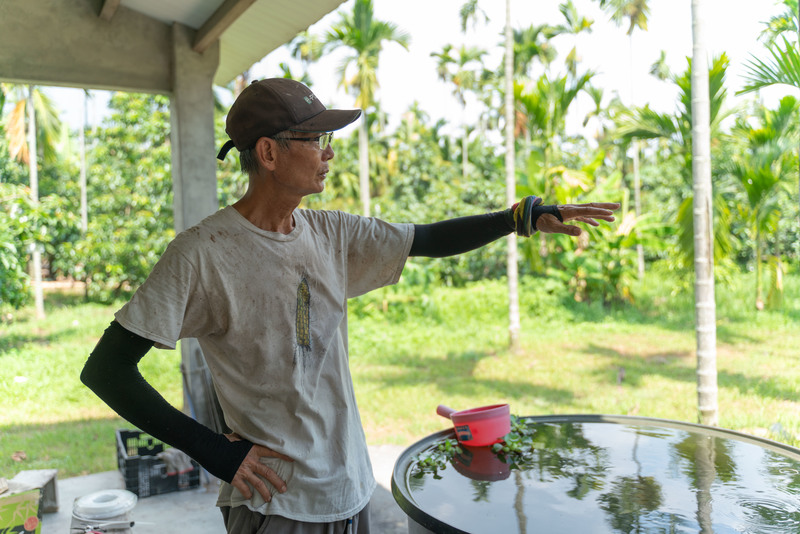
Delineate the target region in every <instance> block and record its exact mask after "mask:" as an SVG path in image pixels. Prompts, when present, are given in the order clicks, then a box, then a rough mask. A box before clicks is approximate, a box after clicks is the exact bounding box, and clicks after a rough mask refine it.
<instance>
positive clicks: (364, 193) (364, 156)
mask: <svg viewBox="0 0 800 534" xmlns="http://www.w3.org/2000/svg"><path fill="white" fill-rule="evenodd" d="M358 194H359V197H360V198H361V211H362V213H363V214H364V217H369V138H368V132H367V112H366V110H365V109H362V110H361V123H359V125H358Z"/></svg>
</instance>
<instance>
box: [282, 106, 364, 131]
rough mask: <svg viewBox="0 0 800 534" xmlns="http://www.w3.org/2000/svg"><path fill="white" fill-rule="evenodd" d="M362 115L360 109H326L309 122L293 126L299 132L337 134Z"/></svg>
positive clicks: (292, 128)
mask: <svg viewBox="0 0 800 534" xmlns="http://www.w3.org/2000/svg"><path fill="white" fill-rule="evenodd" d="M360 115H361V110H360V109H326V110H325V111H323V112H321V113H318V114H317V115H314V116H313V117H311V118H310V119H308V120H305V121H303V122H301V123H300V124H298V125H296V126H292V127H291V128H290V130H294V131H297V132H335V131H336V130H341V129H342V128H344V127H345V126H347V125H348V124H350V123H352V122H353V121H355V120H356V119H357V118H358V117H359V116H360Z"/></svg>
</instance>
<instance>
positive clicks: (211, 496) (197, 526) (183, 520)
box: [42, 445, 408, 534]
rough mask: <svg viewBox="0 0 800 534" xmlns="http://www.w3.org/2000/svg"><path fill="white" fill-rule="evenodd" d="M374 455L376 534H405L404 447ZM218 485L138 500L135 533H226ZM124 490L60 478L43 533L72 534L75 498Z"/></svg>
mask: <svg viewBox="0 0 800 534" xmlns="http://www.w3.org/2000/svg"><path fill="white" fill-rule="evenodd" d="M369 452H370V458H371V460H372V468H373V470H374V472H375V479H376V480H377V481H378V487H377V488H376V490H375V493H374V494H373V496H372V501H371V505H370V511H371V526H372V531H373V532H375V533H376V534H406V533H407V532H408V526H407V520H406V515H405V514H404V513H403V511H402V510H400V507H399V506H397V503H396V502H395V501H394V498H393V497H392V489H391V479H392V470H393V469H394V463H395V461H396V460H397V458H398V456H400V454H401V453H402V452H403V447H399V446H391V445H381V446H370V448H369ZM213 486H214V487H213V488H208V489H206V488H203V487H200V488H198V489H192V490H186V491H178V492H173V493H165V494H163V495H154V496H152V497H146V498H144V499H139V501H138V502H137V503H136V507H135V508H134V509H133V511H132V512H131V519H132V520H133V521H135V523H136V524H135V526H134V527H133V529H132V531H133V532H135V533H136V534H163V533H164V532H191V533H193V534H221V533H224V532H225V527H224V526H223V524H222V515H221V514H220V513H219V510H218V509H217V507H216V506H215V505H214V503H215V502H216V500H217V489H216V488H217V487H216V485H213ZM124 488H125V484H124V482H123V480H122V475H120V473H119V472H118V471H107V472H105V473H96V474H93V475H87V476H83V477H75V478H67V479H64V480H57V493H58V504H59V511H58V512H57V513H51V514H44V515H43V516H42V533H43V534H70V526H71V522H72V504H73V502H74V501H75V499H76V498H78V497H81V496H84V495H88V494H90V493H94V492H96V491H100V490H106V489H124ZM72 534H74V533H72Z"/></svg>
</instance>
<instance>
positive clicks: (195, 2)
mask: <svg viewBox="0 0 800 534" xmlns="http://www.w3.org/2000/svg"><path fill="white" fill-rule="evenodd" d="M108 1H109V0H106V2H108ZM343 1H344V0H121V4H120V5H121V6H123V7H126V8H128V9H131V10H133V11H137V12H139V13H142V14H144V15H147V16H148V17H150V18H153V19H156V20H159V21H161V22H164V23H165V24H170V25H171V24H172V23H174V22H179V23H181V24H183V25H185V26H188V27H190V28H194V29H197V30H199V29H201V28H202V27H203V25H204V24H205V23H206V21H207V20H209V19H210V18H211V17H212V16H213V15H214V14H215V13H216V12H217V10H218V9H219V8H220V7H230V6H231V5H232V4H233V5H235V4H243V5H246V4H250V3H252V5H250V6H249V7H247V8H246V10H245V11H244V12H243V13H242V14H241V15H239V16H238V17H237V18H236V20H234V21H233V22H232V23H231V24H230V26H228V27H227V29H225V30H224V32H223V33H222V35H221V36H220V38H219V41H220V64H219V68H218V69H217V74H216V77H215V78H214V83H216V84H218V85H226V84H227V83H229V82H230V81H231V80H233V79H234V78H235V77H236V76H238V75H239V74H241V73H242V72H244V71H245V70H247V69H249V68H250V67H251V66H252V65H253V64H255V63H257V62H258V61H260V60H261V59H262V58H263V57H264V56H266V55H267V54H269V53H270V52H272V51H273V50H275V49H276V48H278V47H280V46H281V45H283V44H285V43H288V42H289V41H291V40H292V38H294V36H295V35H297V34H298V33H299V32H301V31H303V30H305V29H307V28H308V27H309V26H311V25H312V24H314V23H315V22H317V21H319V20H320V19H321V18H322V17H324V16H325V15H327V14H328V13H330V12H331V11H333V10H335V9H336V8H337V7H338V6H339V5H340V4H341V3H342V2H343Z"/></svg>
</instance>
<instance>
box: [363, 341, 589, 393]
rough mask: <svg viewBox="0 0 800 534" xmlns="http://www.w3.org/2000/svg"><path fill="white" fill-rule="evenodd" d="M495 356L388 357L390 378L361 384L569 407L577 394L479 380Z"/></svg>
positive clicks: (373, 377)
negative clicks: (482, 366)
mask: <svg viewBox="0 0 800 534" xmlns="http://www.w3.org/2000/svg"><path fill="white" fill-rule="evenodd" d="M494 357H495V355H494V354H493V353H491V352H480V351H466V352H461V353H449V354H447V356H446V358H444V359H442V358H435V357H429V356H421V355H414V354H407V353H406V354H393V355H386V356H385V357H384V360H383V361H384V362H385V365H388V366H391V367H392V372H391V373H390V374H387V373H380V372H370V373H369V374H368V375H367V376H365V377H363V378H361V380H360V381H362V382H365V383H371V384H374V385H376V386H378V387H382V388H384V387H385V388H393V387H402V386H418V385H421V384H434V385H435V386H436V387H437V389H439V390H440V391H441V392H442V393H443V394H444V395H447V396H456V395H461V396H473V395H479V394H480V395H485V396H492V395H498V396H502V397H503V398H505V399H508V400H515V399H531V398H537V399H540V400H542V401H546V402H552V403H563V404H566V403H569V402H571V401H572V400H573V399H574V393H573V392H572V391H569V390H567V389H562V388H552V387H548V386H542V385H537V384H532V383H530V382H528V381H523V380H498V379H491V378H479V377H477V378H476V377H475V367H476V366H477V365H478V363H479V362H480V361H481V360H483V359H486V358H494Z"/></svg>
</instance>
